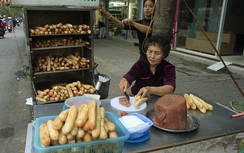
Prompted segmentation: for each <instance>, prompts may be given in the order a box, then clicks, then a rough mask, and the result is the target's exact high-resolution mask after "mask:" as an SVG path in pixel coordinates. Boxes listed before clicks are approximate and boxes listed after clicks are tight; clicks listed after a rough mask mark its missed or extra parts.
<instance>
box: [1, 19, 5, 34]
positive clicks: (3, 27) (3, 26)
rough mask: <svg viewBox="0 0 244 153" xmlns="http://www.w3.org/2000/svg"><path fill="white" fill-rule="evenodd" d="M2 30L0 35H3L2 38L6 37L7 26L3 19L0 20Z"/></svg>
mask: <svg viewBox="0 0 244 153" xmlns="http://www.w3.org/2000/svg"><path fill="white" fill-rule="evenodd" d="M0 29H1V32H0V33H2V36H4V34H5V24H4V22H3V19H2V18H1V19H0Z"/></svg>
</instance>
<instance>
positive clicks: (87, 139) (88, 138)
mask: <svg viewBox="0 0 244 153" xmlns="http://www.w3.org/2000/svg"><path fill="white" fill-rule="evenodd" d="M83 141H84V142H89V141H92V136H91V135H90V134H89V133H88V132H86V133H85V135H84V137H83Z"/></svg>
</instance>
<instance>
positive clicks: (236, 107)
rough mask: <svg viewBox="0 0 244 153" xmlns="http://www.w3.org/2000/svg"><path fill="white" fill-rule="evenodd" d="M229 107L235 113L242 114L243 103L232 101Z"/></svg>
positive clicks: (243, 109) (243, 110)
mask: <svg viewBox="0 0 244 153" xmlns="http://www.w3.org/2000/svg"><path fill="white" fill-rule="evenodd" d="M230 106H231V108H232V109H233V110H235V111H237V112H244V101H236V100H233V101H231V102H230Z"/></svg>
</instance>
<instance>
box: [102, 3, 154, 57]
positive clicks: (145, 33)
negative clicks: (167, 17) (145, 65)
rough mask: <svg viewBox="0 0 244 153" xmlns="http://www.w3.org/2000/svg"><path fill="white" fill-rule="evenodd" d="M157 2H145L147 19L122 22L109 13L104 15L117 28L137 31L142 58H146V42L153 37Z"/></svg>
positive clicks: (144, 8) (144, 9)
mask: <svg viewBox="0 0 244 153" xmlns="http://www.w3.org/2000/svg"><path fill="white" fill-rule="evenodd" d="M154 4H155V0H144V2H143V11H144V15H145V18H144V19H141V20H136V21H133V20H131V19H128V18H126V19H124V20H122V21H120V20H118V19H117V18H115V17H114V16H113V15H111V14H110V13H109V12H106V13H102V14H103V16H104V17H105V18H106V19H109V20H111V21H112V22H113V23H114V24H115V25H116V26H117V27H119V28H122V29H125V30H135V31H136V32H137V36H138V40H139V50H140V58H146V54H145V51H144V50H143V44H144V41H145V40H146V39H148V38H150V37H151V36H152V24H151V19H152V17H153V15H154V6H155V5H154Z"/></svg>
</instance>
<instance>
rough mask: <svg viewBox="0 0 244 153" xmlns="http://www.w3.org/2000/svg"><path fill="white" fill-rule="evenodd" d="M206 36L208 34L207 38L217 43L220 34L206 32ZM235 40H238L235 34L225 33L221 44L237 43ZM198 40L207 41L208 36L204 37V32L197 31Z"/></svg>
mask: <svg viewBox="0 0 244 153" xmlns="http://www.w3.org/2000/svg"><path fill="white" fill-rule="evenodd" d="M206 34H207V36H208V37H209V39H210V40H212V41H217V38H218V33H213V32H206ZM235 38H236V35H235V34H228V33H223V34H222V40H221V42H223V43H232V42H235ZM196 39H202V40H207V38H206V36H205V35H204V33H203V32H202V31H197V33H196Z"/></svg>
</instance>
